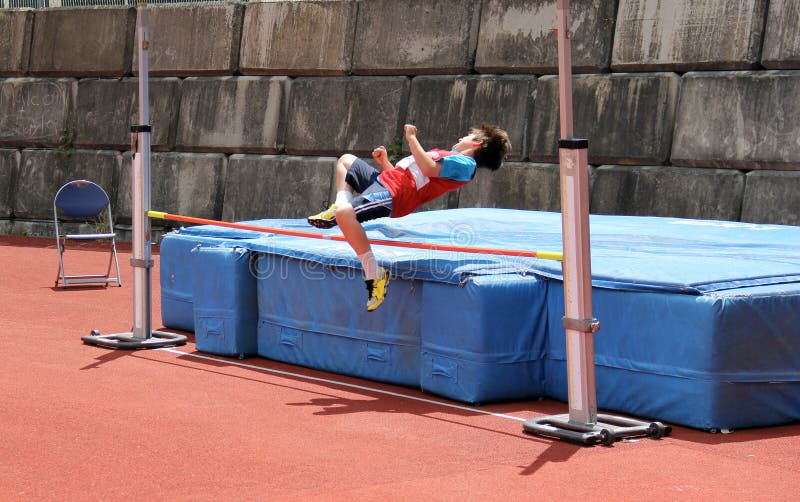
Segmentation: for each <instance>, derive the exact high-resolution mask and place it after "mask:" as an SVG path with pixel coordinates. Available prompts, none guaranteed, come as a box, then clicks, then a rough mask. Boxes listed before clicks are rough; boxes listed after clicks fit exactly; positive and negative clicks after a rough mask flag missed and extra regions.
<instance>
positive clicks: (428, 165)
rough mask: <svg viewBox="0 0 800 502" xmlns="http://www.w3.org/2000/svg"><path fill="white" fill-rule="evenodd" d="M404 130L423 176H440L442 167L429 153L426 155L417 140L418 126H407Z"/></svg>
mask: <svg viewBox="0 0 800 502" xmlns="http://www.w3.org/2000/svg"><path fill="white" fill-rule="evenodd" d="M404 130H405V134H406V141H407V142H408V147H409V149H410V150H411V155H412V156H413V157H414V162H416V163H417V166H419V169H420V171H422V174H424V175H425V176H427V177H429V178H433V177H436V176H439V172H440V171H441V169H442V167H441V166H440V165H439V164H438V163H436V161H435V160H433V159H432V158H430V157H429V156H428V154H427V153H425V149H423V148H422V145H420V143H419V140H418V139H417V128H416V126H413V125H411V124H406V125H405V126H404Z"/></svg>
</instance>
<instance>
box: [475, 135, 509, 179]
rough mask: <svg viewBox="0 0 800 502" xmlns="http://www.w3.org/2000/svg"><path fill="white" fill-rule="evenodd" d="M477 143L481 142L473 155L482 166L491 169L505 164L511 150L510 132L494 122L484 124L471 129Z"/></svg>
mask: <svg viewBox="0 0 800 502" xmlns="http://www.w3.org/2000/svg"><path fill="white" fill-rule="evenodd" d="M469 133H470V134H471V135H472V137H473V141H474V142H475V143H478V142H480V145H478V146H477V147H476V148H475V150H474V151H473V154H472V156H473V157H474V158H475V163H476V164H478V166H480V167H488V168H489V169H491V170H493V171H494V170H495V169H498V168H499V167H500V166H501V165H502V164H503V159H505V157H506V154H507V153H508V152H509V150H511V142H510V141H509V140H508V133H506V132H505V131H504V130H502V129H500V128H499V127H497V126H494V125H492V124H483V125H481V126H480V127H473V128H472V129H470V130H469Z"/></svg>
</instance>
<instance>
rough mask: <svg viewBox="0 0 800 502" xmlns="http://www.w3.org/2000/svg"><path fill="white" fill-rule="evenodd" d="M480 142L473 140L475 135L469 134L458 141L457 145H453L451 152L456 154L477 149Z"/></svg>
mask: <svg viewBox="0 0 800 502" xmlns="http://www.w3.org/2000/svg"><path fill="white" fill-rule="evenodd" d="M480 144H481V142H480V141H479V140H476V139H475V135H474V134H472V133H470V134H467V135H466V136H464V137H463V138H461V139H459V140H458V143H456V144H455V145H453V148H452V149H453V150H455V151H457V152H461V153H463V152H465V151H467V150H469V149H473V148H477V147H478V146H480Z"/></svg>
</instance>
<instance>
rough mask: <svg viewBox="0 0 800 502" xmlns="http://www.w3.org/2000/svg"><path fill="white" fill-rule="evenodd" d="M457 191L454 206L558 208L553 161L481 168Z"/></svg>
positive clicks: (559, 200) (557, 192)
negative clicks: (468, 182) (457, 194)
mask: <svg viewBox="0 0 800 502" xmlns="http://www.w3.org/2000/svg"><path fill="white" fill-rule="evenodd" d="M460 192H461V194H460V196H459V199H458V207H501V208H507V209H528V210H534V211H560V210H561V193H560V191H559V166H558V165H557V164H533V163H527V162H506V163H504V164H503V167H501V168H500V169H498V170H497V171H491V170H489V169H484V168H481V169H478V174H477V175H476V176H475V180H474V181H473V182H472V183H470V184H469V185H467V186H465V187H463V188H462V189H461V190H460Z"/></svg>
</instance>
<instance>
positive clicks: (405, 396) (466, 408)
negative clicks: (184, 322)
mask: <svg viewBox="0 0 800 502" xmlns="http://www.w3.org/2000/svg"><path fill="white" fill-rule="evenodd" d="M158 350H161V351H164V352H171V353H173V354H180V355H182V356H188V357H194V358H197V359H205V360H207V361H214V362H218V363H225V364H232V365H235V366H240V367H242V368H247V369H251V370H257V371H264V372H266V373H274V374H276V375H283V376H290V377H294V378H302V379H304V380H310V381H312V382H322V383H328V384H334V385H338V386H340V387H348V388H351V389H358V390H365V391H368V392H375V393H378V394H384V395H387V396H393V397H401V398H403V399H410V400H412V401H420V402H422V403H428V404H435V405H437V406H442V407H444V408H454V409H457V410H462V411H469V412H471V413H480V414H483V415H491V416H493V417H498V418H507V419H510V420H517V421H520V422H524V421H525V420H527V419H526V418H520V417H515V416H513V415H506V414H504V413H494V412H491V411H486V410H481V409H478V408H471V407H469V406H460V405H457V404H451V403H445V402H442V401H434V400H433V399H425V398H424V397H416V396H409V395H408V394H400V393H399V392H392V391H389V390H382V389H376V388H374V387H366V386H364V385H356V384H352V383H347V382H340V381H338V380H330V379H328V378H319V377H313V376H309V375H303V374H301V373H292V372H290V371H282V370H276V369H272V368H263V367H261V366H256V365H254V364H246V363H240V362H238V361H231V360H230V359H219V358H216V357H211V356H204V355H202V354H193V353H191V352H183V351H181V350H176V349H171V348H161V349H158Z"/></svg>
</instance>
